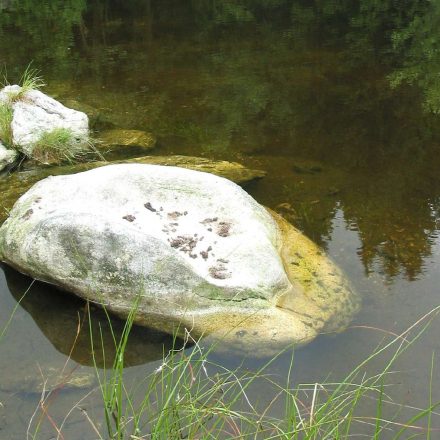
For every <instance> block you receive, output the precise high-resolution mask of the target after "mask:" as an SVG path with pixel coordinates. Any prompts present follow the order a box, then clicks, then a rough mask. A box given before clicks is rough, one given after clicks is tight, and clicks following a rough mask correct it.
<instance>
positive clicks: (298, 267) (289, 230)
mask: <svg viewBox="0 0 440 440" xmlns="http://www.w3.org/2000/svg"><path fill="white" fill-rule="evenodd" d="M268 211H269V213H270V214H271V215H272V216H273V218H274V220H275V221H276V223H277V225H278V227H279V229H280V232H281V234H280V239H279V252H280V255H281V257H282V260H283V264H284V267H285V270H286V273H287V275H288V277H289V280H290V281H291V283H292V289H289V291H286V292H284V293H282V294H280V295H278V296H277V297H274V298H273V299H272V304H267V307H264V306H262V308H261V309H256V308H255V306H256V304H255V302H254V303H253V304H252V305H251V307H249V305H247V304H246V301H242V302H237V304H236V305H234V306H230V309H229V310H228V311H227V312H225V307H224V306H223V307H222V309H223V311H220V310H217V311H216V310H213V309H210V310H209V312H206V311H203V312H202V313H200V314H194V313H188V314H187V315H185V316H182V317H181V319H180V322H175V323H174V324H172V325H174V326H176V327H174V328H173V330H174V331H176V329H179V332H180V333H181V332H182V331H184V329H187V330H189V331H190V332H191V334H192V336H193V337H194V338H195V339H198V338H200V337H202V336H204V339H205V341H207V342H209V343H211V342H213V343H216V344H217V347H218V348H219V349H220V350H223V349H224V350H226V351H240V352H241V353H246V354H248V355H250V356H253V357H266V356H273V355H274V354H276V353H277V352H279V351H280V350H283V349H285V348H286V347H289V346H295V347H298V346H301V345H304V344H307V343H309V342H311V341H312V340H313V339H315V338H316V337H317V336H318V335H319V334H323V333H335V332H341V331H343V330H344V329H346V327H347V326H348V325H349V323H350V322H351V320H352V319H353V317H354V315H355V314H356V313H357V312H358V310H359V307H360V297H359V295H358V294H357V292H356V291H355V290H354V289H353V287H352V286H351V284H350V282H349V281H348V279H347V278H346V276H345V275H344V273H343V272H342V270H341V269H340V268H339V267H338V266H337V265H336V264H335V263H334V262H333V261H332V260H331V259H330V258H329V257H328V256H327V255H326V253H325V252H324V250H323V249H321V248H320V247H319V246H317V245H316V244H315V243H314V242H312V241H311V240H310V239H309V238H307V237H306V236H305V235H304V234H303V233H301V232H300V231H299V230H298V229H296V228H295V227H294V226H293V225H291V224H290V223H289V222H288V221H286V220H285V219H284V218H283V217H281V216H280V215H279V214H277V213H276V212H274V211H272V210H270V209H268ZM170 324H171V323H170V322H168V324H167V325H170ZM157 325H158V326H159V325H161V323H160V319H159V321H158V322H157ZM158 328H159V327H158ZM162 329H163V323H162ZM168 330H171V328H169V329H168Z"/></svg>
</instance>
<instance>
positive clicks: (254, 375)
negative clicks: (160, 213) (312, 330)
mask: <svg viewBox="0 0 440 440" xmlns="http://www.w3.org/2000/svg"><path fill="white" fill-rule="evenodd" d="M439 310H440V307H438V308H436V309H434V310H432V311H431V312H430V313H428V314H426V315H425V316H423V317H422V318H421V319H419V320H418V321H417V322H416V323H415V324H414V325H412V326H411V327H410V328H408V329H407V330H406V331H405V332H403V333H402V334H400V335H397V336H395V337H393V338H392V339H391V340H390V341H388V342H387V343H384V344H383V345H381V346H379V347H378V348H377V349H376V350H375V351H374V352H373V353H372V354H371V355H370V356H369V357H368V358H366V359H365V360H364V361H363V362H362V363H360V364H359V365H357V366H356V367H354V368H353V369H352V371H351V372H350V373H349V374H348V375H347V376H346V377H345V378H344V379H343V380H342V381H339V382H332V381H326V382H323V383H321V382H316V383H309V384H300V385H296V386H295V385H293V380H292V379H293V372H294V351H293V350H292V351H291V358H290V366H289V369H288V374H287V376H286V377H285V378H284V380H281V381H280V380H277V379H275V378H274V377H273V376H271V375H269V374H268V371H269V366H270V365H271V364H273V363H274V362H275V361H276V360H277V358H278V357H279V356H281V355H282V356H286V353H280V354H279V355H278V356H275V357H274V358H272V359H269V360H268V361H267V362H266V363H265V364H264V365H263V366H262V367H261V368H259V369H258V370H257V371H254V372H250V371H243V370H241V369H240V368H238V369H236V370H230V369H227V368H225V367H224V366H222V365H218V364H216V363H214V362H213V361H211V360H210V351H211V348H202V345H201V344H200V341H198V340H194V339H193V338H192V336H191V332H190V331H186V333H185V334H186V336H185V338H184V340H183V341H179V340H178V339H177V338H176V339H175V347H176V348H175V349H173V350H171V351H170V352H168V353H164V356H163V361H162V364H161V365H160V366H159V367H158V368H157V369H156V370H155V371H154V372H152V373H150V374H148V375H147V376H146V377H145V378H141V380H139V381H138V382H137V383H136V384H135V385H134V386H129V385H128V383H127V382H126V380H125V377H124V353H125V350H126V348H127V342H128V339H129V334H130V330H131V328H132V326H133V319H134V316H135V313H136V307H134V308H133V310H132V311H131V313H130V315H129V317H128V319H127V321H126V324H125V327H124V331H123V333H122V336H121V337H120V338H119V339H117V338H116V337H114V343H115V346H116V349H117V350H116V356H115V359H114V362H113V365H112V366H111V367H110V368H108V369H105V368H104V370H100V369H99V368H98V366H97V364H96V362H95V370H96V374H97V377H98V378H99V389H100V392H101V394H102V400H103V411H104V417H105V426H106V430H107V432H106V434H105V435H104V434H102V436H101V439H117V440H123V439H124V440H125V439H127V440H128V439H131V440H140V439H154V440H162V439H163V440H165V439H167V440H168V439H176V440H177V439H285V440H287V439H289V440H291V439H295V440H299V439H301V440H303V439H307V440H325V439H328V440H339V439H349V438H352V437H359V438H361V437H364V436H367V438H372V439H382V438H392V439H396V440H397V439H403V438H405V439H407V438H415V437H417V438H420V436H421V438H426V439H428V440H430V439H434V438H440V430H439V429H438V428H437V429H435V428H433V420H434V419H435V420H437V418H438V416H439V415H440V414H439V413H438V412H436V409H437V408H438V406H439V405H440V402H434V401H433V399H432V386H433V378H434V370H435V365H434V360H433V359H434V358H433V359H432V363H431V371H430V375H429V376H430V383H429V389H430V392H429V398H428V405H427V406H426V408H413V407H409V406H404V405H397V404H396V403H395V402H393V401H392V399H391V397H390V396H389V395H388V390H389V389H390V388H391V390H392V386H391V384H390V381H391V378H392V377H393V374H394V372H393V370H392V368H393V365H394V364H395V362H396V360H397V359H398V358H399V357H400V356H401V355H402V354H403V353H404V352H405V351H407V350H408V349H409V348H410V347H411V346H412V345H413V344H414V343H415V342H416V341H417V340H418V339H419V338H420V337H421V335H422V334H423V333H424V331H425V329H426V327H427V326H428V325H429V322H430V321H431V320H432V319H433V318H434V317H435V316H436V315H437V314H438V312H439ZM90 319H91V317H90ZM108 319H110V318H109V317H108ZM89 322H90V320H89ZM90 331H91V327H90ZM114 336H115V335H114ZM101 339H102V335H101ZM91 341H92V351H93V350H94V346H93V334H91ZM102 346H103V345H102ZM379 356H387V359H388V360H387V362H386V364H385V366H384V368H383V369H382V370H381V371H379V372H376V373H375V374H372V375H368V374H367V373H366V371H367V367H368V366H369V365H370V364H371V363H372V361H373V360H374V359H376V358H378V357H379ZM102 357H103V358H105V356H102ZM107 367H108V366H107ZM262 383H265V384H266V385H269V386H270V388H271V389H272V392H273V399H272V400H271V402H270V403H269V404H268V405H266V406H265V407H261V405H260V404H259V402H257V401H252V400H251V397H250V394H249V392H248V391H249V390H250V389H251V388H252V387H261V384H262ZM264 388H265V389H266V388H267V387H266V386H265V387H264ZM372 401H373V402H374V411H373V413H364V411H365V410H366V408H369V407H371V402H372ZM275 407H276V408H277V410H275ZM280 407H281V408H282V410H281V411H280V409H279V408H280ZM394 408H397V411H395V410H394ZM403 410H404V412H405V413H406V412H409V413H411V414H410V416H409V417H408V418H407V419H406V420H402V419H401V418H396V419H394V417H396V415H397V414H400V413H401V412H402V411H403ZM385 436H386V437H385Z"/></svg>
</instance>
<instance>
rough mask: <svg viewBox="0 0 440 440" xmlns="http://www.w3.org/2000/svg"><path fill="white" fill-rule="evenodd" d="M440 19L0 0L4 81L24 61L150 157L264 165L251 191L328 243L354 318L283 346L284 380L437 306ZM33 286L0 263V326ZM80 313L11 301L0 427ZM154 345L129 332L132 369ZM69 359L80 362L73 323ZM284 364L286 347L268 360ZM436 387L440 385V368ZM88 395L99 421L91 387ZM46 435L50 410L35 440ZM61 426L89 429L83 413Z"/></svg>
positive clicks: (148, 362)
mask: <svg viewBox="0 0 440 440" xmlns="http://www.w3.org/2000/svg"><path fill="white" fill-rule="evenodd" d="M439 29H440V5H439V4H438V2H427V1H414V0H413V1H411V0H406V1H402V2H396V1H392V0H383V1H381V2H376V1H373V0H364V1H348V0H347V1H338V2H336V1H331V0H324V1H320V2H318V1H316V2H307V1H297V0H253V1H250V0H249V1H245V0H240V1H236V2H231V1H227V0H223V1H221V0H217V1H208V0H207V1H206V2H201V1H196V0H189V1H187V2H182V1H178V0H174V1H173V0H165V1H154V0H151V1H148V0H145V1H140V0H138V1H135V0H133V1H122V0H120V1H110V0H93V1H88V2H87V1H85V0H63V1H61V0H57V1H56V0H53V1H49V0H39V1H38V2H37V1H31V0H27V1H18V0H17V1H14V0H6V1H1V0H0V63H1V65H2V66H4V67H5V69H6V70H7V73H8V77H9V78H10V81H14V80H17V79H18V78H19V77H20V74H21V73H22V72H23V70H24V68H25V67H26V66H27V65H28V63H29V62H30V61H31V60H33V65H34V67H37V68H39V69H40V70H41V73H42V75H43V76H44V78H45V80H46V82H47V84H48V86H47V88H46V91H47V93H49V94H51V95H52V96H55V97H57V98H58V99H60V100H68V99H75V100H77V101H80V102H81V103H83V104H88V105H90V106H92V107H95V108H96V109H98V110H99V112H100V115H101V117H100V120H99V123H98V124H97V125H96V127H95V128H96V130H97V131H99V130H100V129H102V128H104V127H105V126H107V125H110V124H112V125H114V126H117V127H123V128H135V129H142V130H147V131H150V132H152V133H154V134H155V135H156V136H157V138H158V145H157V148H156V150H155V153H157V154H161V155H163V154H171V153H173V154H189V155H199V156H206V157H212V158H221V159H226V160H236V161H239V162H241V163H243V164H245V165H248V166H250V167H256V168H260V169H264V170H266V171H267V172H268V176H267V177H266V178H265V179H263V180H261V181H259V182H257V183H253V184H251V185H250V186H249V187H247V189H248V191H249V192H250V193H251V194H252V196H254V197H255V198H256V199H257V200H258V201H259V202H261V203H263V204H265V205H267V206H269V207H271V208H273V209H275V210H278V211H280V212H282V213H283V214H285V215H286V216H287V217H288V218H289V220H291V221H292V222H293V223H294V224H295V225H297V226H298V227H299V228H300V229H302V230H303V231H304V233H305V234H307V235H308V236H309V237H311V238H312V239H313V240H315V241H316V242H318V243H319V244H320V245H322V246H323V247H325V248H326V249H327V251H328V252H329V254H330V255H331V256H332V257H333V258H334V260H335V261H336V262H337V263H338V264H339V265H340V266H341V267H342V268H343V269H344V270H345V271H346V273H347V275H348V277H349V278H350V279H351V280H352V282H353V284H354V285H355V287H356V288H357V290H358V291H359V292H360V293H361V295H362V299H363V304H362V310H361V312H360V313H359V315H358V316H357V317H356V319H355V321H354V322H353V326H352V328H350V329H348V330H347V331H346V332H344V333H342V334H339V335H336V336H334V335H333V336H322V337H320V338H318V340H316V341H315V342H313V343H312V344H310V345H309V346H307V347H304V348H302V349H301V350H299V351H298V352H297V353H296V356H295V377H294V380H295V382H296V383H300V382H312V383H314V382H319V381H322V380H324V379H325V378H327V377H328V376H329V375H331V378H334V379H335V380H337V379H340V378H341V377H343V376H344V374H345V373H346V372H348V371H349V370H351V369H352V368H353V367H354V366H355V365H357V363H359V362H360V361H361V360H363V359H364V358H366V357H367V356H368V355H369V354H370V353H371V352H372V350H373V349H374V348H375V347H376V345H377V344H378V343H379V342H380V341H382V339H383V338H384V337H385V338H386V337H387V335H388V336H389V332H394V333H399V332H401V331H403V330H405V329H406V328H407V327H409V326H410V325H411V324H413V323H414V322H416V321H417V320H418V319H419V318H420V317H422V316H423V315H424V314H426V313H427V312H428V311H430V310H431V309H432V308H434V307H436V306H438V305H439V303H440V269H439V268H440V239H439V237H438V230H439V226H440V215H439V208H440V175H439V172H438V170H439V169H440V154H439V152H440V114H439V113H440V80H439V77H438V72H439V69H440V30H439ZM0 197H1V195H0ZM280 205H282V206H281V207H280ZM0 207H1V199H0ZM29 283H30V280H26V279H24V278H22V277H20V276H18V275H17V274H15V273H13V272H11V271H10V270H9V271H7V270H5V271H4V272H3V271H2V270H1V269H0V328H3V325H4V324H5V323H6V321H7V320H8V318H9V316H10V314H11V312H12V310H13V308H14V306H15V305H16V302H17V300H18V299H19V298H20V297H21V295H22V294H23V292H24V291H25V290H26V288H27V286H28V285H29ZM82 310H83V304H82V303H79V302H76V301H75V300H73V299H72V298H70V297H66V296H60V294H59V293H58V292H56V291H54V290H52V289H48V288H46V287H44V286H33V287H32V288H31V290H30V292H29V294H28V295H27V297H26V300H25V301H24V302H23V303H22V305H21V306H19V307H18V309H17V312H16V314H15V317H14V319H13V321H12V324H11V327H10V329H9V332H8V334H7V336H6V337H5V338H4V339H3V340H2V341H1V342H0V371H1V375H0V402H1V403H2V405H0V438H2V439H3V438H4V439H17V440H18V439H20V440H21V439H23V438H25V433H26V429H27V426H28V423H29V420H30V418H31V416H32V414H33V412H34V410H35V408H36V406H37V404H38V399H39V396H38V395H35V394H32V393H30V392H24V391H23V390H21V389H19V387H17V385H16V384H17V383H19V382H20V379H21V378H22V377H24V375H25V374H29V372H32V373H33V374H35V375H36V376H38V374H40V373H39V369H38V368H39V367H38V365H41V366H46V367H47V365H53V367H54V368H58V369H59V368H62V366H63V365H64V363H65V362H66V359H67V356H68V355H69V352H70V348H71V346H72V343H73V340H74V339H75V335H76V330H77V323H78V313H80V314H81V313H82ZM98 316H99V314H98ZM101 318H102V317H101ZM439 332H440V321H439V320H438V319H434V320H433V321H432V323H431V325H430V327H429V328H428V329H427V330H426V331H425V333H424V335H423V336H422V337H421V339H420V340H419V341H417V343H416V344H414V345H413V346H412V347H411V348H410V349H409V350H408V351H407V352H406V353H405V354H404V355H403V356H402V357H401V358H399V360H398V361H397V363H396V365H395V367H394V369H395V370H399V371H400V373H399V374H398V375H396V376H395V377H393V378H392V379H391V382H392V383H393V384H394V385H393V387H392V392H391V395H392V398H393V399H394V400H395V401H396V402H397V403H403V404H406V405H412V406H416V407H417V406H418V407H426V405H427V403H428V397H429V374H430V368H431V356H432V353H433V352H438V351H439V349H440V342H439V339H438V334H439ZM164 343H165V344H169V340H167V339H166V338H164V337H163V336H162V335H157V334H152V333H151V332H149V331H147V330H145V329H136V332H135V334H134V337H133V340H132V346H131V347H130V349H129V350H128V353H127V356H128V363H129V365H131V366H130V367H129V368H128V370H127V374H128V375H129V376H130V377H131V378H132V379H133V380H136V378H138V377H143V375H145V372H146V371H151V370H152V369H153V368H156V367H157V366H158V362H159V361H158V359H159V358H160V357H161V356H162V350H163V348H162V347H163V344H164ZM110 355H111V353H109V356H110ZM214 359H215V360H218V361H220V362H222V363H224V364H225V365H228V366H233V365H235V364H237V363H238V362H240V361H241V360H239V359H237V358H234V356H232V355H227V354H223V355H220V354H218V355H214ZM435 359H436V362H437V364H438V356H437V355H435ZM384 362H385V360H384V358H380V359H378V360H377V361H375V362H373V364H372V366H371V367H370V368H369V369H370V371H371V372H373V373H374V371H378V370H379V369H380V368H381V367H382V366H383V365H384ZM77 365H78V366H79V367H76V366H77ZM246 366H247V367H249V368H252V367H255V366H256V363H255V362H254V361H248V362H247V363H246ZM75 367H76V368H80V369H81V370H84V371H86V372H93V369H92V368H91V358H90V347H89V345H88V340H87V337H86V335H84V336H80V339H79V342H78V343H77V348H76V350H75V352H74V353H73V356H72V361H71V362H70V363H69V368H75ZM438 368H440V366H439V367H438ZM438 368H436V369H435V371H434V378H435V379H436V378H437V379H438V377H439V375H438V372H437V370H438ZM287 369H288V360H287V357H283V358H280V359H279V360H278V361H277V362H276V363H275V364H273V365H272V366H271V367H270V372H272V373H274V374H277V375H279V376H280V377H283V376H285V375H286V372H287ZM262 386H263V385H262ZM432 392H433V399H434V400H435V399H436V398H437V399H439V398H440V384H439V381H438V380H434V386H433V390H432ZM271 393H272V391H271V390H264V392H262V390H261V389H260V390H259V391H258V390H256V391H254V392H253V395H252V396H251V397H254V398H255V399H257V398H258V399H260V400H262V401H263V403H264V402H265V401H267V402H270V400H271V399H272V397H273V394H271ZM83 395H84V390H70V391H65V392H60V393H59V394H58V395H57V399H56V403H55V404H54V405H53V406H52V407H51V409H50V411H51V413H50V414H51V416H52V417H53V418H54V419H55V420H57V421H58V422H59V421H60V420H62V419H63V417H64V416H65V414H66V413H67V411H68V410H69V409H70V408H71V407H72V406H73V405H74V404H75V403H76V402H77V401H78V400H80V399H81V397H82V396H83ZM87 405H88V406H87V410H88V411H89V415H90V416H91V417H93V418H94V420H101V421H102V420H103V419H102V410H101V408H100V403H99V396H96V397H95V398H93V399H91V401H90V402H89V403H87ZM373 414H374V410H373ZM403 414H404V415H405V417H407V416H408V414H409V413H408V414H407V412H405V411H403ZM403 414H402V415H401V416H402V420H403V419H404V416H403ZM398 420H401V419H398ZM434 425H435V426H436V427H439V426H440V422H439V421H438V420H435V419H434ZM424 426H426V423H425V425H424ZM362 429H366V428H365V427H360V428H359V431H362ZM367 432H368V430H367ZM54 434H55V432H54V431H53V428H52V427H51V425H50V423H48V422H47V420H46V419H45V422H44V424H43V426H42V429H41V433H40V437H39V438H44V439H46V438H47V439H49V438H53V437H52V436H53V435H54ZM386 435H390V436H391V433H388V434H386ZM386 435H385V434H384V437H383V438H387V437H386ZM421 435H422V438H426V435H425V434H424V433H423V432H421ZM436 435H438V433H437V434H435V433H434V436H433V438H436V437H435V436H436ZM423 436H425V437H423ZM65 437H66V439H73V440H76V439H84V438H86V439H89V438H90V439H92V438H94V437H93V433H91V432H90V428H89V424H87V423H86V422H84V416H83V414H82V413H81V412H80V411H77V412H75V413H74V414H73V415H72V417H71V418H70V419H69V421H68V423H67V424H66V426H65Z"/></svg>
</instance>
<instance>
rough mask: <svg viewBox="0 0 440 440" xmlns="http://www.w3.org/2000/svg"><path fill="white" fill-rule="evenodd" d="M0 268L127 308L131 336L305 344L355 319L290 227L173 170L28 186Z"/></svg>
mask: <svg viewBox="0 0 440 440" xmlns="http://www.w3.org/2000/svg"><path fill="white" fill-rule="evenodd" d="M298 247H299V249H300V250H301V249H302V251H301V252H302V253H301V252H299V251H298ZM0 257H1V259H2V260H3V261H5V262H6V263H7V264H9V265H11V266H13V267H15V268H16V269H18V270H20V271H22V272H24V273H27V274H29V275H31V276H33V277H35V278H37V279H40V280H42V281H46V282H50V283H53V284H55V285H58V286H60V287H62V288H63V289H65V290H68V291H71V292H74V293H76V294H77V295H79V296H80V297H83V298H86V299H89V300H91V301H93V302H96V303H98V304H101V305H105V306H107V307H108V309H109V310H111V311H113V312H114V313H116V314H117V315H120V316H127V314H128V312H129V311H130V309H131V307H132V306H133V303H134V301H135V300H136V298H138V300H139V306H138V312H137V316H136V322H137V323H139V324H142V325H145V326H148V327H151V328H157V329H160V330H163V331H166V332H170V333H171V332H173V331H175V330H176V328H177V326H178V325H179V324H180V323H183V325H184V326H186V327H188V328H191V329H192V331H193V332H194V334H195V335H198V336H200V335H202V334H203V335H206V334H211V335H213V336H218V337H223V338H225V337H226V338H227V339H229V340H233V341H234V343H235V342H236V340H237V337H236V336H235V335H236V333H237V332H239V333H240V335H242V337H240V341H241V343H245V344H247V345H252V343H253V344H255V343H256V342H258V344H261V341H265V342H267V343H268V344H269V346H270V347H271V348H274V347H278V346H279V345H280V344H281V345H282V344H286V343H290V342H295V343H305V342H308V341H310V340H311V339H313V338H314V337H315V336H316V335H317V334H318V333H319V332H321V331H324V330H331V331H334V330H337V329H339V328H342V327H343V326H344V325H346V324H347V323H348V321H349V319H350V317H351V316H352V314H353V313H354V312H355V311H356V300H355V295H354V293H353V292H352V290H351V288H350V286H349V284H348V283H347V282H346V281H345V279H344V277H343V275H342V273H341V272H340V271H339V270H338V269H337V268H336V267H335V265H334V264H333V263H331V262H330V260H328V259H327V257H326V256H325V254H323V252H322V251H321V250H320V249H319V248H317V247H316V246H314V245H313V243H311V242H310V241H308V240H307V239H305V237H303V236H302V235H301V234H300V233H299V232H298V231H296V230H295V229H294V228H293V227H292V226H291V225H289V224H288V223H287V222H285V221H284V220H282V219H280V218H275V219H274V218H273V217H272V215H271V214H269V213H268V211H267V210H266V209H265V208H263V207H262V206H260V205H259V204H258V203H256V202H255V201H254V200H253V199H252V198H251V197H250V196H249V195H247V194H246V193H245V192H244V191H243V190H242V189H241V188H239V187H238V186H237V185H235V184H233V183H232V182H230V181H228V180H225V179H221V178H219V177H216V176H213V175H211V174H206V173H197V172H193V171H189V170H184V169H181V168H176V167H160V166H151V165H139V164H137V165H136V164H125V165H112V166H107V167H103V168H99V169H96V170H92V171H89V172H86V173H81V174H77V175H71V176H59V177H52V178H48V179H46V180H44V181H41V182H39V183H38V184H37V185H35V186H34V187H33V188H32V189H31V190H30V191H29V192H28V193H26V195H25V196H23V197H22V198H21V199H20V201H19V202H18V203H17V204H16V206H15V207H14V209H13V211H12V212H11V215H10V218H9V219H8V220H7V221H6V222H5V223H4V225H3V226H2V228H1V229H0ZM290 260H292V261H290ZM298 267H300V268H302V269H301V270H300V271H299V272H297V268H298ZM320 268H323V269H320ZM323 270H324V272H323ZM298 273H299V274H300V275H297V274H298ZM329 274H331V275H329ZM335 286H336V287H335ZM329 287H330V288H329ZM97 292H99V293H97ZM231 329H233V332H232V333H231ZM243 335H247V336H245V337H243Z"/></svg>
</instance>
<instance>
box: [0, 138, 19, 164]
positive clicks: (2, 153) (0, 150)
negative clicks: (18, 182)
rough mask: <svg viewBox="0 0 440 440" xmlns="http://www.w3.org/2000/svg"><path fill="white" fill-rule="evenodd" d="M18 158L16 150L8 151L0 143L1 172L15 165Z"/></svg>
mask: <svg viewBox="0 0 440 440" xmlns="http://www.w3.org/2000/svg"><path fill="white" fill-rule="evenodd" d="M16 158H17V152H16V151H14V150H9V149H7V148H6V147H5V146H4V145H3V144H2V143H1V142H0V171H3V170H4V169H5V168H6V167H7V166H9V165H11V164H12V163H14V161H15V159H16Z"/></svg>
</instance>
